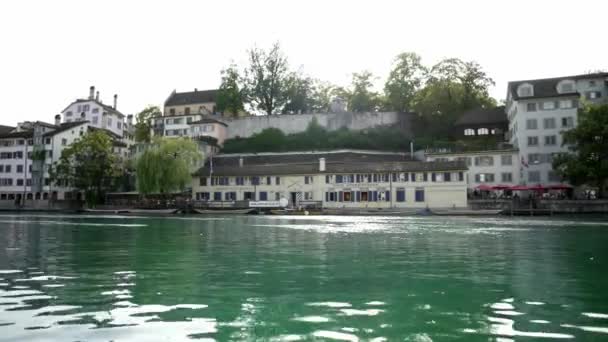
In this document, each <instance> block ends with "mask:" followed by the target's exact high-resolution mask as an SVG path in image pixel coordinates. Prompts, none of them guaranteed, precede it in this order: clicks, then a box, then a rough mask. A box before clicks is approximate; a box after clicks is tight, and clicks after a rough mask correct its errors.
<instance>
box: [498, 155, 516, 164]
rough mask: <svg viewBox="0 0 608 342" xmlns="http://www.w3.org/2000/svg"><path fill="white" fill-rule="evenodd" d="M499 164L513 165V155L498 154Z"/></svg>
mask: <svg viewBox="0 0 608 342" xmlns="http://www.w3.org/2000/svg"><path fill="white" fill-rule="evenodd" d="M500 165H502V166H507V165H513V156H512V155H502V156H500Z"/></svg>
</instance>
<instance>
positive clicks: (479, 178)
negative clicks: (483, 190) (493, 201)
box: [475, 173, 494, 183]
mask: <svg viewBox="0 0 608 342" xmlns="http://www.w3.org/2000/svg"><path fill="white" fill-rule="evenodd" d="M475 182H476V183H492V182H494V174H493V173H477V174H475Z"/></svg>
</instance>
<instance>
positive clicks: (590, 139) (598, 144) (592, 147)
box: [553, 105, 608, 197]
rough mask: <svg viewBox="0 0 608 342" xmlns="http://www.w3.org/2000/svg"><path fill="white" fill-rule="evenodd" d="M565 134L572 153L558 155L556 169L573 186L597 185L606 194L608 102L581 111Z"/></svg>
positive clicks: (601, 193)
mask: <svg viewBox="0 0 608 342" xmlns="http://www.w3.org/2000/svg"><path fill="white" fill-rule="evenodd" d="M563 137H564V144H565V145H567V146H568V148H569V149H570V151H572V153H568V154H561V155H559V156H557V157H556V158H555V159H554V160H553V169H555V170H556V171H557V172H558V173H559V174H560V175H561V176H562V177H564V178H565V179H567V180H568V181H569V182H570V183H571V184H573V185H583V184H588V185H593V186H596V187H597V188H598V189H599V197H603V196H604V194H605V187H606V181H607V180H608V105H602V106H587V107H585V108H584V109H582V110H580V111H579V115H578V125H577V126H576V127H575V128H573V129H571V130H568V131H566V132H564V133H563Z"/></svg>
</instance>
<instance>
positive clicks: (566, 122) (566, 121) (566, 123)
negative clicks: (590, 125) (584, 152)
mask: <svg viewBox="0 0 608 342" xmlns="http://www.w3.org/2000/svg"><path fill="white" fill-rule="evenodd" d="M562 127H564V128H570V127H574V119H573V118H572V117H571V116H568V117H565V118H562Z"/></svg>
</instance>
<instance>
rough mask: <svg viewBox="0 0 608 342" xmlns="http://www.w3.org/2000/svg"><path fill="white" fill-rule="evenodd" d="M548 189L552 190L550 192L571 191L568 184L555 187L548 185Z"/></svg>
mask: <svg viewBox="0 0 608 342" xmlns="http://www.w3.org/2000/svg"><path fill="white" fill-rule="evenodd" d="M549 189H552V190H568V189H572V186H571V185H568V184H556V185H549Z"/></svg>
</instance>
